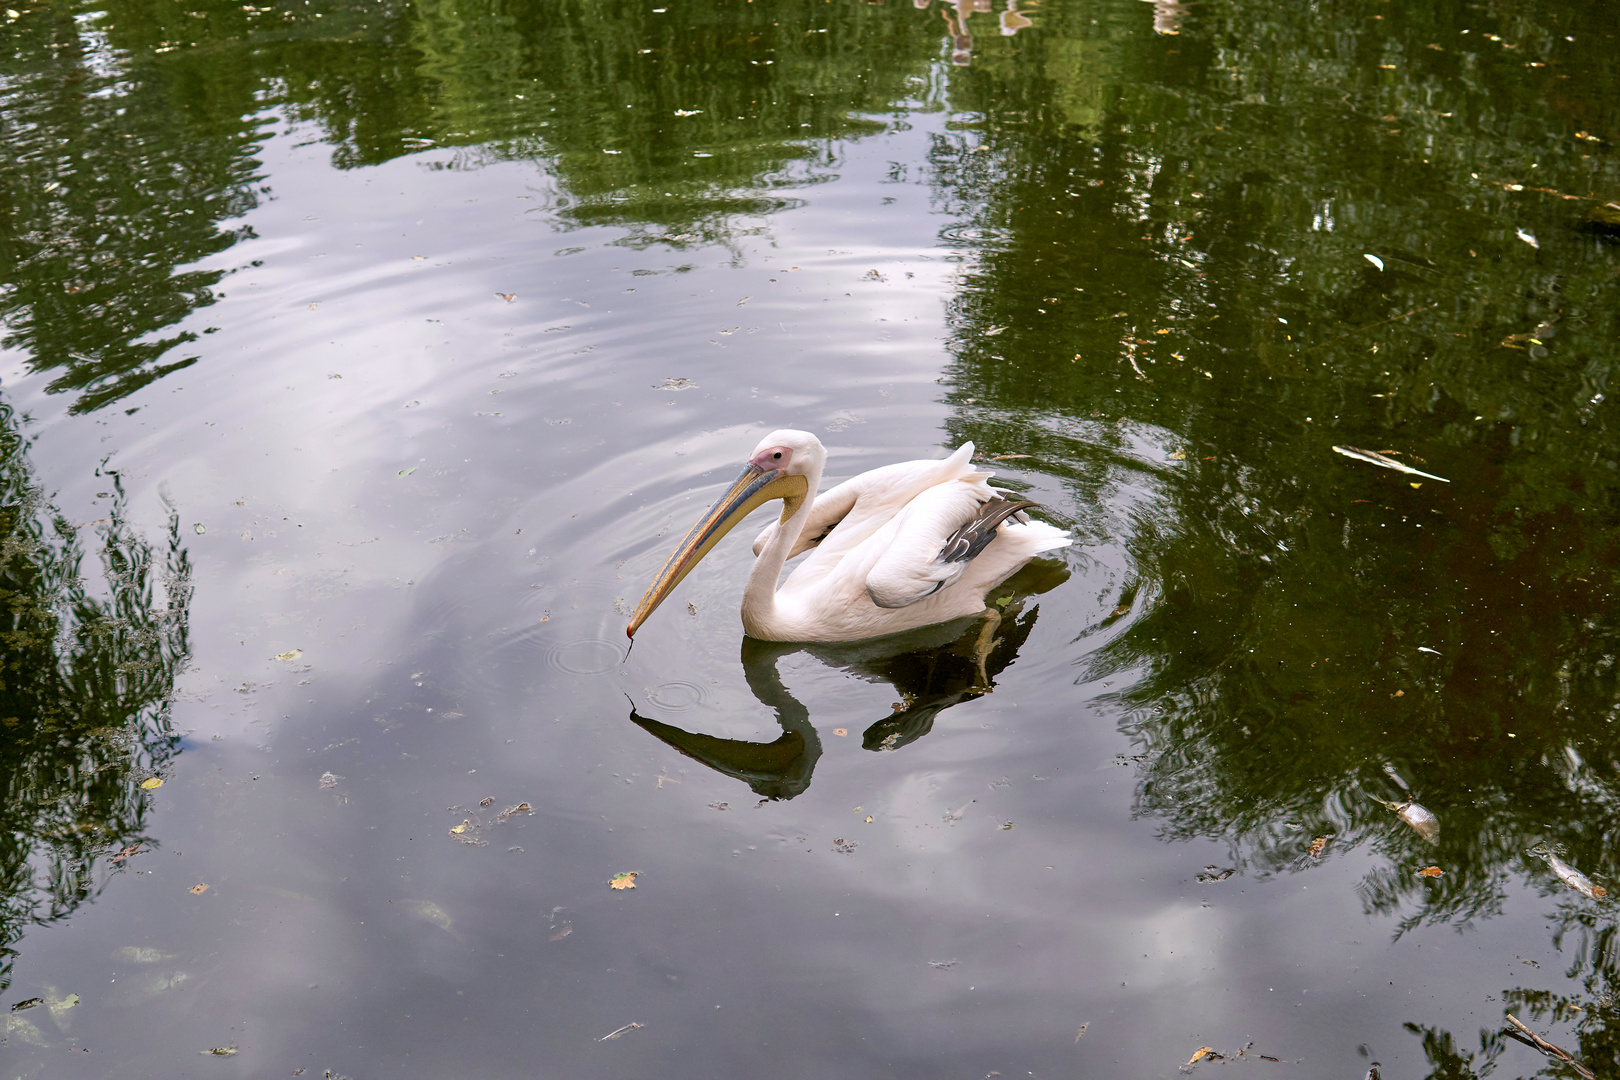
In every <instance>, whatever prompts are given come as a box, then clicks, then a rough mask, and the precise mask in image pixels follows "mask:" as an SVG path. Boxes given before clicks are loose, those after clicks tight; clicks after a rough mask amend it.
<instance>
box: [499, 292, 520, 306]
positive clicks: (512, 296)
mask: <svg viewBox="0 0 1620 1080" xmlns="http://www.w3.org/2000/svg"><path fill="white" fill-rule="evenodd" d="M495 295H496V296H498V297H500V298H501V299H502V300H505V301H506V302H507V303H508V304H510V303H511V302H512V301H514V300H516V299H517V293H515V292H498V293H496V294H495Z"/></svg>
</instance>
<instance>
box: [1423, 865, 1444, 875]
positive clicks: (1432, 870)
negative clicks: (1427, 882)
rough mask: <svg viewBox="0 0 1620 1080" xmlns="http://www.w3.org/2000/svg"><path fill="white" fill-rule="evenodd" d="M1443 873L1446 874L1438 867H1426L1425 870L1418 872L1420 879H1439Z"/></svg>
mask: <svg viewBox="0 0 1620 1080" xmlns="http://www.w3.org/2000/svg"><path fill="white" fill-rule="evenodd" d="M1443 873H1445V871H1444V870H1442V869H1440V868H1439V867H1438V866H1425V867H1424V868H1423V869H1421V870H1419V871H1418V876H1419V877H1439V876H1440V875H1441V874H1443Z"/></svg>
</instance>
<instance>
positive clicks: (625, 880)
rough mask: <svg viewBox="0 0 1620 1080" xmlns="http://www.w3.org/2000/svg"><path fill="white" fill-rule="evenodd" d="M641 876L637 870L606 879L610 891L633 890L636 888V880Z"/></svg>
mask: <svg viewBox="0 0 1620 1080" xmlns="http://www.w3.org/2000/svg"><path fill="white" fill-rule="evenodd" d="M640 876H641V872H640V871H639V870H627V871H625V872H624V873H622V874H614V875H613V876H612V877H611V878H609V879H608V888H610V889H633V888H635V887H636V878H638V877H640Z"/></svg>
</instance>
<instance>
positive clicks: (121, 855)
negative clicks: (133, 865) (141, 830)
mask: <svg viewBox="0 0 1620 1080" xmlns="http://www.w3.org/2000/svg"><path fill="white" fill-rule="evenodd" d="M140 853H141V845H139V844H131V845H129V846H128V847H127V848H125V849H124V850H122V851H120V852H117V853H116V854H113V855H109V856H107V861H108V862H113V863H121V862H123V861H124V860H125V859H131V858H134V857H135V856H136V855H139V854H140Z"/></svg>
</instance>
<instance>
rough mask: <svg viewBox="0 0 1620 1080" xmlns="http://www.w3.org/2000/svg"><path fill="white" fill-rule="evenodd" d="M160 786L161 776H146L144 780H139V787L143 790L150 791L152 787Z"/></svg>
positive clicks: (161, 782) (161, 783)
mask: <svg viewBox="0 0 1620 1080" xmlns="http://www.w3.org/2000/svg"><path fill="white" fill-rule="evenodd" d="M162 786H163V777H161V776H148V777H147V778H146V779H145V780H142V781H141V789H142V790H143V791H151V790H152V789H153V788H160V787H162Z"/></svg>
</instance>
